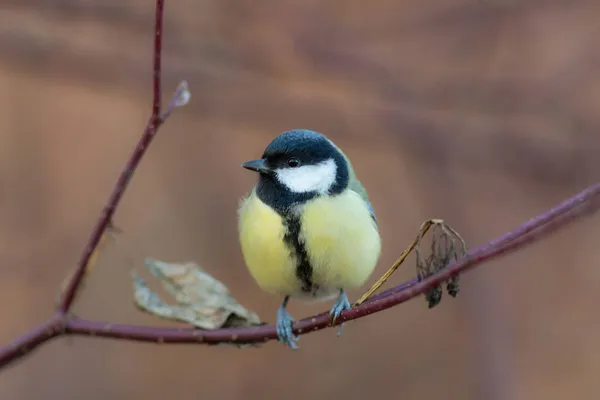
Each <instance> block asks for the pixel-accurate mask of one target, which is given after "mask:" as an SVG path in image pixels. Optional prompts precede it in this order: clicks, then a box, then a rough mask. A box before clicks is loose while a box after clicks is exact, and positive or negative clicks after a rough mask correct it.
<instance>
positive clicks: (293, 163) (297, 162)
mask: <svg viewBox="0 0 600 400" xmlns="http://www.w3.org/2000/svg"><path fill="white" fill-rule="evenodd" d="M287 163H288V166H289V167H290V168H297V167H299V166H300V160H298V159H297V158H294V157H292V158H290V159H289V160H288V162H287Z"/></svg>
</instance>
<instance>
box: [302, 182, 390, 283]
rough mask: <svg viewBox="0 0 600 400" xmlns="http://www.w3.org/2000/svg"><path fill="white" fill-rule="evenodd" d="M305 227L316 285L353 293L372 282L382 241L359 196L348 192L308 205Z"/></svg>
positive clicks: (303, 214) (303, 219)
mask: <svg viewBox="0 0 600 400" xmlns="http://www.w3.org/2000/svg"><path fill="white" fill-rule="evenodd" d="M301 224H302V230H301V234H302V236H301V239H302V240H304V243H305V246H306V248H307V251H308V255H309V259H310V264H311V266H312V268H313V282H314V283H316V284H318V285H321V286H326V287H334V288H343V289H352V288H356V287H360V286H362V285H363V284H364V283H365V282H366V281H367V279H369V276H370V275H371V273H372V272H373V270H374V269H375V266H376V264H377V260H378V259H379V255H380V252H381V239H380V237H379V232H378V231H377V227H376V225H375V222H374V221H373V219H372V217H371V213H370V212H369V210H368V209H367V207H366V206H365V203H364V201H363V199H362V198H361V197H360V196H359V195H358V194H357V193H356V192H354V191H351V190H347V191H345V192H343V193H342V194H340V195H337V196H334V197H326V196H325V197H319V198H317V199H315V200H313V201H311V202H309V203H307V204H306V205H305V207H304V210H303V212H302V219H301Z"/></svg>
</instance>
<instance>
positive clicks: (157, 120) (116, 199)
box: [58, 0, 165, 314]
mask: <svg viewBox="0 0 600 400" xmlns="http://www.w3.org/2000/svg"><path fill="white" fill-rule="evenodd" d="M164 3H165V2H164V0H157V1H156V20H155V26H154V57H153V60H154V67H153V75H152V80H153V85H152V86H153V88H154V95H153V100H152V115H151V116H150V119H149V121H148V124H147V125H146V128H145V129H144V133H143V134H142V137H141V138H140V140H139V142H138V144H137V146H136V147H135V149H134V150H133V153H132V154H131V157H130V158H129V160H128V161H127V163H126V164H125V167H124V168H123V170H122V172H121V175H120V176H119V179H118V180H117V183H116V184H115V188H114V189H113V191H112V193H111V195H110V197H109V199H108V201H107V203H106V205H105V206H104V209H103V210H102V213H101V214H100V218H99V219H98V222H97V223H96V226H95V227H94V230H93V231H92V234H91V236H90V238H89V240H88V243H87V244H86V246H85V249H84V250H83V254H82V255H81V258H80V259H79V262H78V263H77V266H76V267H75V273H74V274H73V277H72V278H71V280H70V281H69V282H68V284H67V287H66V288H65V291H64V293H63V296H62V299H61V300H60V303H59V307H58V308H59V313H63V314H64V313H67V312H68V311H69V309H70V308H71V306H72V305H73V302H74V301H75V297H76V296H77V292H78V290H79V288H80V287H81V281H82V280H83V278H84V277H85V273H86V270H87V267H88V264H89V261H90V258H91V257H92V255H93V254H94V251H96V248H97V247H98V244H99V243H100V240H101V239H102V236H103V235H104V232H106V229H107V228H108V227H109V225H110V223H111V221H112V217H113V215H114V214H115V211H116V210H117V206H118V205H119V203H120V201H121V198H123V194H124V193H125V189H127V186H128V185H129V181H130V180H131V177H132V176H133V173H134V172H135V170H136V169H137V167H138V165H139V164H140V161H141V160H142V157H143V156H144V154H145V153H146V150H147V149H148V146H149V145H150V143H152V139H154V136H155V135H156V132H157V131H158V128H159V127H160V126H161V125H162V123H163V122H164V119H162V118H161V116H160V113H161V105H160V104H161V99H160V98H161V82H160V76H161V65H160V64H161V47H162V25H163V24H162V20H163V11H164Z"/></svg>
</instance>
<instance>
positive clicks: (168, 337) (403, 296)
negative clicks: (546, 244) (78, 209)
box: [0, 0, 600, 367]
mask: <svg viewBox="0 0 600 400" xmlns="http://www.w3.org/2000/svg"><path fill="white" fill-rule="evenodd" d="M163 11H164V0H157V1H156V20H155V29H154V56H153V101H152V114H151V116H150V118H149V121H148V124H147V125H146V128H145V130H144V132H143V134H142V136H141V138H140V140H139V142H138V144H137V146H136V147H135V149H134V151H133V153H132V154H131V156H130V158H129V161H127V163H126V164H125V167H124V168H123V171H122V172H121V175H120V177H119V179H118V180H117V183H116V184H115V188H114V189H113V192H112V194H111V195H110V197H109V199H108V201H107V203H106V206H105V207H104V209H103V210H102V213H101V214H100V217H99V219H98V223H97V224H96V226H95V228H94V229H93V231H92V234H91V235H90V238H89V241H88V243H87V245H86V246H85V249H84V251H83V253H82V255H81V258H80V260H79V262H78V263H77V266H76V268H75V272H74V273H73V274H72V276H71V277H70V279H69V281H68V282H67V284H66V286H65V290H64V291H63V294H62V296H61V298H60V301H59V305H58V309H57V312H56V313H55V314H54V315H53V316H52V317H51V318H50V319H49V320H48V321H47V322H45V323H44V324H42V325H41V326H39V327H37V328H35V329H32V330H31V331H30V332H28V333H26V334H24V335H23V336H21V337H19V338H17V339H16V340H14V341H13V342H12V343H9V344H7V345H5V346H3V347H1V348H0V367H4V366H7V365H8V364H10V362H11V361H14V360H17V359H20V358H22V357H23V356H25V355H26V354H27V353H29V352H30V351H32V350H33V349H35V348H36V347H38V346H40V345H41V344H43V343H46V342H48V341H49V340H51V339H53V338H56V337H58V336H65V335H90V336H95V337H104V338H113V339H124V340H135V341H145V342H155V343H204V344H218V343H239V344H242V343H258V342H265V341H268V340H271V339H275V338H276V337H277V334H276V330H275V327H274V326H273V325H264V326H259V327H252V328H232V329H219V330H212V331H207V330H199V329H165V328H158V327H144V326H135V325H121V324H112V323H107V322H96V321H88V320H84V319H80V318H77V317H75V316H73V315H71V314H70V312H69V310H70V308H71V306H72V304H73V302H74V301H75V298H76V296H77V293H78V291H79V289H80V288H81V283H82V281H83V279H84V278H85V275H86V272H87V270H88V266H89V265H90V264H91V263H90V260H92V259H93V256H94V254H95V253H96V252H97V249H98V245H99V243H100V241H101V240H102V238H103V236H104V235H105V233H106V230H107V228H108V227H109V226H110V225H111V221H112V217H113V215H114V213H115V211H116V209H117V206H118V205H119V202H120V200H121V198H122V197H123V194H124V192H125V189H126V188H127V186H128V184H129V181H130V180H131V177H132V176H133V174H134V172H135V170H136V168H137V167H138V165H139V163H140V161H141V159H142V157H143V156H144V154H145V152H146V150H147V148H148V146H149V145H150V143H151V142H152V140H153V139H154V136H155V135H156V133H157V131H158V128H159V127H160V126H161V125H162V124H163V123H164V121H165V119H166V118H167V117H168V116H169V115H170V114H171V112H172V110H173V109H174V108H175V107H177V106H180V105H183V104H185V103H186V102H187V100H188V98H189V92H188V91H187V85H186V84H185V82H182V84H181V85H180V87H179V88H178V89H177V92H176V93H175V96H174V97H173V99H172V100H171V102H170V103H169V106H168V107H167V110H165V111H163V110H162V108H161V99H160V98H161V46H162V35H163V32H162V20H163ZM599 207H600V184H596V185H593V186H591V187H589V188H588V189H586V190H584V191H582V192H581V193H579V194H577V195H575V196H573V197H571V198H570V199H568V200H566V201H564V202H563V203H561V204H559V205H557V206H556V207H554V208H552V209H550V210H548V211H546V212H544V213H542V214H540V215H539V216H537V217H535V218H533V219H531V220H529V221H527V222H525V223H524V224H522V225H521V226H519V227H517V228H515V229H514V230H512V231H510V232H508V233H506V234H504V235H502V236H500V237H498V238H496V239H494V240H492V241H491V242H489V243H487V244H485V245H483V246H480V247H478V248H476V249H472V250H471V251H469V252H468V254H467V256H466V257H464V258H461V259H459V260H458V261H454V262H453V263H451V264H450V265H449V266H447V267H446V268H444V269H442V270H441V271H439V272H436V273H434V274H433V275H432V276H429V277H427V278H425V279H423V280H420V281H419V280H417V279H416V278H415V279H413V280H410V281H408V282H405V283H403V284H401V285H398V286H396V287H393V288H391V289H388V290H386V291H383V292H381V293H376V294H373V295H372V296H371V297H369V298H362V299H361V300H360V301H359V302H358V303H359V304H357V305H356V306H355V307H353V308H352V309H350V310H348V311H345V312H343V313H342V314H341V316H340V318H338V319H337V321H336V324H340V323H342V322H344V321H350V320H354V319H358V318H362V317H364V316H367V315H369V314H372V313H375V312H379V311H382V310H385V309H387V308H390V307H393V306H395V305H397V304H400V303H403V302H405V301H407V300H409V299H411V298H413V297H416V296H418V295H421V294H425V293H427V291H428V290H430V289H432V288H434V287H436V286H438V285H440V284H441V283H443V282H446V281H448V280H449V279H451V278H453V277H455V276H456V275H457V274H459V273H461V272H464V271H465V270H467V269H470V268H473V267H475V266H477V265H481V264H483V263H484V262H486V261H489V260H491V259H496V258H498V257H500V256H502V255H505V254H508V253H510V252H513V251H516V250H518V249H520V248H522V247H524V246H526V245H527V244H529V243H531V242H534V241H537V240H540V239H542V238H544V237H546V236H548V235H549V234H551V233H552V232H554V231H556V230H558V229H561V228H563V227H565V226H566V225H567V224H569V223H571V222H573V221H576V220H577V219H579V218H581V217H584V216H587V215H589V214H592V213H594V212H596V211H597V210H598V208H599ZM385 279H387V276H384V279H383V280H385ZM381 283H383V282H381ZM377 288H378V287H377ZM373 292H374V291H373ZM369 294H372V292H370V293H369ZM328 326H331V321H330V319H329V316H328V314H327V313H322V314H318V315H315V316H313V317H310V318H306V319H304V320H301V321H297V322H296V323H295V324H294V332H295V333H296V334H303V333H308V332H311V331H316V330H320V329H323V328H326V327H328Z"/></svg>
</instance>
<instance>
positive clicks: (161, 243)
mask: <svg viewBox="0 0 600 400" xmlns="http://www.w3.org/2000/svg"><path fill="white" fill-rule="evenodd" d="M166 10H167V11H166V16H165V37H164V47H165V52H164V92H165V101H166V100H167V99H168V97H169V95H170V93H171V92H172V90H174V88H175V87H176V85H177V83H178V82H179V81H180V80H181V79H187V80H188V82H189V85H190V88H191V90H192V93H193V95H192V99H191V103H190V104H189V105H188V106H186V107H185V108H184V109H179V110H177V111H176V112H175V113H174V114H173V115H172V117H171V118H170V120H169V121H168V122H167V123H166V125H165V126H164V127H163V128H162V130H161V131H160V133H159V135H158V137H157V139H156V140H155V142H154V143H153V145H152V147H151V149H150V150H149V152H148V154H147V157H146V158H145V159H144V161H143V163H142V165H141V167H140V169H139V170H138V173H137V174H136V175H135V178H134V179H133V182H132V184H131V186H130V190H129V191H128V192H127V194H126V196H125V198H124V200H123V202H122V205H121V207H120V209H119V211H118V213H117V217H116V220H115V221H116V223H117V225H118V226H119V227H120V228H121V229H122V230H123V231H124V234H122V235H121V236H119V238H118V240H117V242H116V243H114V244H111V245H109V246H107V248H106V250H105V251H104V252H103V254H102V256H101V258H100V260H99V262H98V264H97V265H96V266H95V268H94V270H93V274H92V275H91V277H90V278H89V280H88V281H87V284H86V287H85V291H84V292H83V294H82V295H81V297H80V298H79V301H78V302H77V304H76V310H75V311H76V312H77V313H79V314H81V315H85V316H86V317H89V318H92V319H99V320H110V321H118V322H125V323H140V324H154V325H157V324H159V325H169V324H167V323H166V322H164V321H160V320H157V319H155V318H153V317H151V316H148V315H145V314H142V313H141V312H139V311H138V310H137V309H136V308H135V307H134V305H133V303H132V287H131V279H130V272H131V269H132V268H136V269H137V270H138V271H139V270H141V269H142V267H141V265H142V263H141V261H142V259H143V257H144V256H153V257H156V258H159V259H163V260H170V261H189V260H193V261H196V262H198V263H199V264H200V265H202V266H203V267H204V268H206V269H207V270H208V271H209V272H211V273H212V274H214V275H215V276H216V277H217V278H218V279H220V280H222V281H223V282H225V283H226V284H227V285H228V286H229V288H230V289H231V290H232V292H233V294H234V295H235V296H236V297H237V298H238V299H239V300H240V301H241V302H242V303H243V304H244V305H245V306H246V307H248V308H250V309H251V310H254V311H256V312H258V313H259V315H260V316H261V317H262V318H263V319H264V320H267V321H273V320H274V316H275V310H276V308H277V306H278V305H279V302H280V299H279V298H275V297H273V296H270V295H268V294H264V293H262V292H260V291H259V289H258V288H257V287H256V285H255V284H254V282H253V281H252V280H251V278H250V276H249V274H248V273H247V272H246V270H245V268H244V266H243V262H242V257H241V254H240V250H239V246H238V242H237V235H236V212H235V210H236V206H237V202H238V199H239V198H240V197H241V196H242V195H243V194H244V193H245V192H246V191H247V190H248V189H249V188H250V187H251V186H252V185H253V183H254V180H255V178H256V177H255V176H254V175H253V174H251V173H249V172H247V171H245V170H243V169H241V168H240V167H239V165H240V164H241V163H242V162H243V161H246V160H248V159H252V158H255V157H256V156H258V155H260V153H261V152H262V150H263V148H264V146H265V145H266V144H267V143H268V141H270V140H271V139H272V138H273V137H274V136H276V135H277V134H278V133H279V132H280V131H283V130H287V129H290V128H298V127H300V128H310V129H315V130H319V131H321V132H323V133H326V134H328V135H329V136H330V137H331V138H332V139H333V140H334V141H335V142H337V143H338V144H339V145H340V146H341V147H342V148H343V149H344V150H345V151H346V152H347V154H349V155H350V157H351V158H352V160H353V162H354V164H355V167H356V170H357V171H358V174H359V177H360V178H361V180H362V181H363V183H364V184H365V186H366V187H367V189H368V190H369V192H370V195H371V198H372V202H373V204H374V206H375V209H376V211H377V214H378V218H379V221H380V227H381V232H382V235H383V240H384V250H383V255H382V258H381V262H380V264H379V267H378V269H377V271H376V274H375V275H379V274H381V273H383V271H384V270H385V269H386V268H387V267H388V266H389V265H390V264H391V262H392V261H393V260H394V259H395V258H396V256H397V255H398V254H399V253H400V252H401V251H402V249H403V248H404V247H405V246H406V244H408V243H409V242H410V240H412V238H413V237H414V235H415V233H416V232H417V229H418V227H419V225H420V223H421V222H422V221H423V220H425V219H427V218H430V217H438V218H444V219H446V220H447V221H448V222H449V223H450V224H451V225H452V226H453V227H455V228H456V229H457V230H459V231H460V232H461V233H462V235H463V236H464V238H465V239H466V240H467V242H468V244H469V245H470V246H471V247H475V246H477V245H479V244H482V243H485V242H487V241H488V240H490V239H492V238H493V237H495V236H497V235H499V234H501V233H503V232H505V231H507V230H510V229H511V228H513V227H515V226H516V225H518V224H519V223H521V222H523V221H524V220H526V219H528V218H530V217H532V216H534V215H536V214H538V213H540V212H542V211H543V210H545V209H547V208H549V207H550V206H552V205H554V204H555V203H557V202H559V201H561V200H563V199H564V198H565V197H567V196H569V195H570V194H573V193H575V192H576V191H578V190H580V189H582V188H584V187H585V186H586V185H588V184H590V183H592V182H595V181H596V180H597V179H598V178H597V176H598V170H599V167H600V159H599V157H598V151H599V150H600V136H599V134H598V132H599V130H600V72H599V71H600V69H599V68H600V23H599V22H600V3H599V2H598V1H596V0H570V1H566V0H562V1H558V0H557V1H550V0H547V1H545V0H538V1H534V0H521V1H513V0H425V1H423V0H418V1H417V0H407V1H388V0H371V1H368V2H364V1H362V0H346V1H343V2H342V1H316V0H286V1H281V0H262V1H251V0H235V1H234V0H221V1H207V0H195V1H191V0H185V1H167V5H166ZM153 13H154V4H153V1H151V0H144V1H141V0H135V1H134V0H128V1H124V0H118V1H117V0H103V1H92V0H87V1H84V0H79V1H77V0H3V1H2V2H0V188H1V189H0V304H1V305H2V306H1V307H0V321H1V323H0V343H8V342H9V341H10V340H11V339H13V338H14V337H16V336H17V335H19V334H22V333H24V332H25V331H26V330H28V329H29V328H31V327H33V326H35V325H36V324H38V323H40V322H42V321H43V320H44V319H45V318H47V317H48V316H49V315H50V314H51V312H52V311H53V307H54V302H55V299H56V295H57V292H58V288H59V287H60V285H61V283H62V281H63V279H64V278H65V277H66V276H67V274H68V273H69V272H70V271H71V270H72V268H73V266H74V264H75V263H76V261H77V259H78V258H79V256H80V253H81V249H82V248H83V245H84V243H85V242H86V240H87V239H88V235H89V232H90V230H91V228H92V227H93V224H94V223H95V221H96V218H97V215H98V214H99V212H100V210H101V208H102V205H103V203H104V201H105V200H106V198H107V196H108V194H109V192H110V190H111V188H112V185H113V183H114V181H115V180H116V178H117V176H118V173H119V171H120V168H121V167H122V165H123V164H124V162H125V160H126V159H127V157H128V155H129V153H130V152H131V150H132V148H133V146H134V145H135V143H136V141H137V139H138V138H139V136H140V134H141V131H142V129H143V127H144V125H145V123H146V120H147V118H148V115H149V112H150V103H151V49H152V24H153ZM597 222H598V217H593V218H591V219H589V220H586V221H584V222H581V223H579V224H577V225H575V226H572V227H570V228H568V229H566V230H563V231H561V232H560V233H558V234H556V235H554V236H552V237H551V238H550V239H547V240H545V241H543V242H540V243H537V244H535V245H532V246H530V247H528V248H527V249H525V250H523V251H521V252H519V253H518V254H514V255H511V256H508V257H505V258H502V259H499V260H497V261H494V262H492V263H488V264H486V265H484V266H482V267H481V268H478V269H476V270H473V271H471V272H469V273H468V274H466V275H464V277H463V281H462V292H461V295H460V296H459V297H458V298H457V299H449V298H448V297H447V296H446V297H445V298H444V300H443V302H442V304H441V305H440V306H439V307H437V308H435V309H434V310H431V311H429V310H427V307H426V305H425V301H424V300H423V299H422V298H419V299H415V300H413V301H411V302H409V303H407V304H404V305H401V306H399V307H396V308H393V309H390V310H388V311H386V312H383V313H379V314H376V315H373V316H370V317H368V318H365V319H362V320H360V321H358V322H355V323H351V324H349V325H348V326H347V327H346V329H345V332H344V334H343V335H342V337H341V338H340V339H337V338H336V337H335V331H333V330H325V331H321V332H318V333H314V334H310V335H306V336H303V337H302V339H301V341H300V346H301V351H299V352H295V353H293V352H291V351H289V350H288V349H286V348H284V347H283V346H280V345H278V344H277V343H275V342H270V343H268V344H266V345H264V346H262V347H261V348H260V349H244V350H240V349H235V348H230V347H211V348H209V347H204V346H167V345H150V344H139V343H128V342H117V341H108V340H101V339H93V338H83V337H75V338H66V339H59V340H56V341H53V342H51V343H50V344H48V345H46V346H43V347H42V348H40V350H38V351H36V352H34V353H33V354H31V355H30V356H29V357H27V358H25V359H24V360H23V361H21V362H19V363H17V364H15V365H14V366H12V367H11V368H9V369H7V370H4V371H2V373H1V374H0V398H1V399H3V400H4V399H6V400H30V399H84V398H85V399H90V400H95V399H98V400H99V399H136V398H144V399H164V398H172V399H178V400H184V399H213V398H215V399H216V398H223V399H267V398H269V399H270V398H290V399H307V398H311V399H313V398H314V399H321V398H322V399H326V398H328V399H329V398H337V397H340V398H341V397H342V396H343V398H345V399H348V400H349V399H364V398H365V397H370V398H401V399H434V398H444V399H459V400H470V399H477V400H479V399H490V400H495V399H545V400H549V399H571V398H594V397H595V396H597V394H598V392H599V391H600V380H599V379H598V376H599V374H600V346H598V340H597V338H598V337H599V335H600V317H599V316H598V307H597V305H598V302H599V301H600V290H599V288H600V269H599V268H598V263H599V262H600V256H598V253H597V245H598V244H597V240H598V239H597V238H598V233H599V231H598V228H597ZM413 265H414V264H413V259H411V262H410V263H409V264H408V265H406V266H405V267H404V268H403V270H402V271H400V272H398V273H397V275H395V276H394V278H393V279H392V281H393V282H392V283H399V282H401V281H402V280H404V279H407V278H409V277H411V276H413V275H414V270H413ZM375 275H374V276H373V277H372V279H371V281H370V282H369V283H372V282H373V281H374V280H375V278H376V276H375ZM359 294H360V293H359V292H354V293H352V297H353V298H356V296H358V295H359ZM329 306H330V305H329V304H327V305H310V306H307V305H302V304H299V303H297V302H294V303H292V304H291V306H290V310H291V312H292V314H293V315H294V316H296V317H298V318H300V317H304V316H308V315H311V314H313V313H315V312H317V311H322V310H324V309H325V308H328V307H329ZM171 325H173V324H171Z"/></svg>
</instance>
